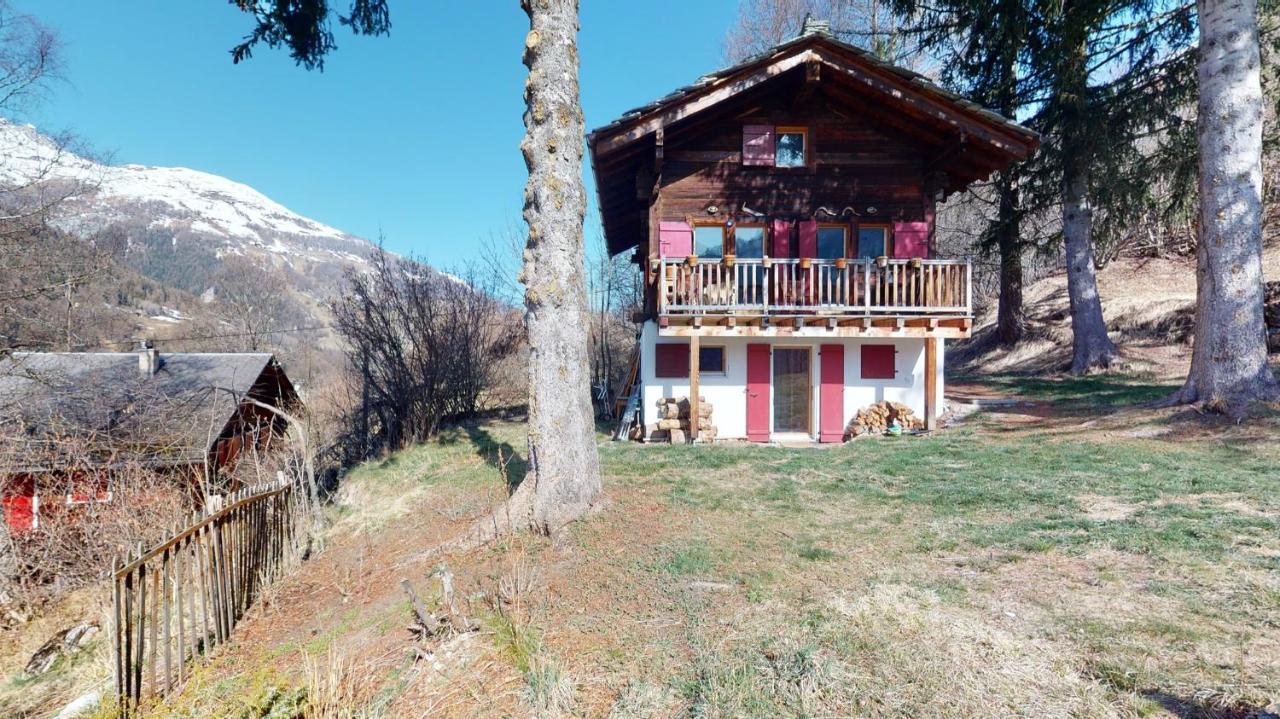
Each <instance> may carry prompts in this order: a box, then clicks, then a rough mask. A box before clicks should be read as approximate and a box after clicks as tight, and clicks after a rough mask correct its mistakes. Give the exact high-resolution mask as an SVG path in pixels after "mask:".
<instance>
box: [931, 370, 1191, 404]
mask: <svg viewBox="0 0 1280 719" xmlns="http://www.w3.org/2000/svg"><path fill="white" fill-rule="evenodd" d="M951 381H957V382H979V383H981V384H983V385H985V386H987V387H991V388H992V389H995V390H997V391H999V392H1002V393H1004V394H1009V395H1013V396H1017V397H1024V398H1027V399H1032V400H1041V401H1045V402H1049V403H1050V404H1052V405H1054V406H1056V407H1058V408H1060V409H1063V410H1068V411H1077V412H1080V411H1096V410H1102V409H1115V408H1120V407H1129V406H1133V405H1138V404H1143V403H1146V402H1153V401H1155V400H1159V399H1162V398H1164V397H1168V396H1169V395H1171V394H1173V393H1174V392H1175V391H1176V390H1177V389H1178V387H1179V386H1180V385H1179V384H1177V383H1170V382H1167V381H1163V380H1159V379H1157V378H1156V377H1154V376H1149V375H1123V374H1099V375H1088V376H1085V377H1062V376H1051V377H1045V376H1027V375H995V376H983V377H966V376H961V377H956V378H953V379H952V380H951Z"/></svg>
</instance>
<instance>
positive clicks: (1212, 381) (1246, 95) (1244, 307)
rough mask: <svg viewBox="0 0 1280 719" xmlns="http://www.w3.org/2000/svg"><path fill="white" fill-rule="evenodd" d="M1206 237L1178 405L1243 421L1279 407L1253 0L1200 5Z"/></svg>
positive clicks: (1200, 247)
mask: <svg viewBox="0 0 1280 719" xmlns="http://www.w3.org/2000/svg"><path fill="white" fill-rule="evenodd" d="M1197 7H1198V9H1199V14H1200V48H1199V68H1198V73H1197V75H1198V81H1199V84H1200V101H1199V128H1198V135H1199V149H1200V184H1199V190H1200V235H1199V238H1198V242H1197V243H1196V280H1197V284H1196V329H1195V347H1194V349H1193V350H1192V355H1191V371H1190V373H1189V374H1188V375H1187V382H1186V384H1185V385H1183V387H1182V390H1181V391H1179V392H1178V394H1176V395H1175V396H1174V397H1173V400H1174V401H1175V402H1204V403H1205V404H1206V405H1207V406H1210V407H1213V408H1215V409H1219V410H1222V411H1225V412H1227V413H1228V414H1230V415H1232V416H1240V415H1242V414H1243V413H1244V412H1245V411H1246V410H1247V409H1248V406H1249V405H1250V404H1252V403H1254V402H1258V401H1272V400H1275V399H1277V398H1280V386H1278V385H1277V382H1276V378H1275V376H1274V375H1273V374H1272V373H1271V370H1270V368H1269V367H1268V366H1267V341H1266V329H1265V323H1264V321H1263V286H1262V111H1263V102H1262V85H1261V80H1260V78H1259V71H1260V65H1261V60H1260V57H1259V51H1258V22H1257V0H1198V2H1197Z"/></svg>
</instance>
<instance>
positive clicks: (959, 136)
mask: <svg viewBox="0 0 1280 719" xmlns="http://www.w3.org/2000/svg"><path fill="white" fill-rule="evenodd" d="M802 70H803V71H804V72H805V73H806V77H807V78H808V79H810V80H812V81H815V82H817V83H818V84H819V85H820V86H822V87H823V88H824V89H825V90H826V91H827V92H829V93H831V94H834V95H836V96H838V97H847V98H852V97H855V96H856V97H858V98H863V99H865V100H868V101H874V102H875V104H876V105H885V106H890V107H892V108H893V110H892V114H893V116H894V121H895V123H898V124H900V125H903V126H906V129H912V130H919V131H920V132H922V133H928V134H929V135H930V136H932V137H935V138H945V139H943V140H935V142H937V144H938V145H939V148H938V154H937V155H936V156H935V159H934V164H936V165H939V166H941V165H943V164H945V163H946V162H952V161H958V160H959V159H960V155H963V160H964V161H965V162H968V163H970V164H972V166H973V167H974V168H976V171H974V172H971V173H969V175H970V176H969V177H968V178H966V179H964V180H963V182H964V183H967V182H971V181H973V180H974V179H977V178H978V177H986V176H988V175H989V174H990V173H991V172H994V171H996V170H999V169H1002V168H1004V167H1007V166H1008V165H1009V164H1011V163H1013V162H1017V161H1019V160H1025V159H1026V158H1027V157H1028V156H1030V154H1031V153H1032V151H1034V150H1035V148H1036V147H1037V146H1038V145H1039V143H1040V136H1039V134H1038V133H1036V132H1034V131H1033V130H1030V129H1028V128H1025V127H1023V126H1021V125H1019V124H1017V123H1015V122H1013V121H1012V120H1009V119H1007V118H1004V117H1002V116H1001V115H999V114H997V113H995V112H991V111H990V110H986V109H984V108H982V107H980V106H978V105H977V104H975V103H973V102H970V101H968V100H966V99H964V98H963V97H960V96H959V95H956V94H955V93H952V92H949V91H947V90H946V89H944V88H942V87H940V86H938V85H936V84H935V83H933V82H931V81H930V80H928V79H927V78H925V77H924V76H923V75H920V74H918V73H915V72H912V71H910V70H905V69H903V68H899V67H896V66H894V65H891V64H889V63H886V62H884V61H883V60H880V59H879V58H877V57H875V56H874V55H873V54H871V53H869V52H867V51H865V50H862V49H860V48H857V47H855V46H853V45H849V44H846V43H842V42H839V41H837V40H835V39H833V38H831V37H828V36H826V35H821V34H812V35H806V36H802V37H799V38H796V39H795V40H792V41H790V42H787V43H784V44H782V45H779V46H777V47H776V48H774V49H773V50H771V51H769V52H767V53H765V54H763V55H760V56H757V57H754V58H751V59H749V60H747V61H745V62H743V63H741V64H739V65H736V66H733V67H730V68H727V69H725V70H721V71H719V72H716V73H713V74H711V75H707V76H704V77H702V78H701V79H699V80H698V82H697V83H695V84H693V85H690V86H688V87H686V88H682V89H680V90H677V91H675V92H673V93H671V94H669V95H667V96H666V97H664V98H662V99H660V100H657V101H655V102H653V103H650V104H649V105H645V106H643V107H640V108H637V109H635V110H632V111H630V112H627V113H625V114H624V115H623V116H622V117H621V118H619V119H617V120H615V121H614V122H611V123H609V124H607V125H604V126H602V127H599V128H597V129H595V130H593V131H592V132H591V133H590V134H589V135H588V137H587V141H588V147H589V149H590V152H591V162H592V169H593V171H594V173H595V178H596V184H597V190H598V192H597V197H601V196H602V191H603V189H604V184H605V183H607V182H617V183H621V182H623V181H624V179H625V178H621V177H609V175H611V174H614V175H616V174H617V173H618V172H626V169H625V168H626V164H625V163H622V162H620V161H619V159H618V158H620V157H622V156H624V155H628V154H630V152H628V151H631V152H634V151H636V150H641V151H643V150H644V149H645V148H648V147H650V146H652V145H653V144H654V142H655V139H656V138H658V137H661V135H662V133H663V132H664V131H665V130H666V129H667V128H671V127H673V126H676V127H678V126H680V124H681V123H683V122H684V121H687V120H690V119H691V118H693V117H694V116H697V115H701V114H703V113H708V112H714V110H715V109H716V108H718V107H720V106H722V105H724V104H725V103H728V102H730V101H731V100H733V99H734V98H737V97H739V96H741V95H743V94H744V93H750V92H752V91H754V90H756V89H758V88H762V87H764V86H766V85H769V84H770V83H773V82H776V81H779V80H780V79H781V78H783V77H786V76H794V75H795V74H796V73H797V72H800V71H802ZM885 117H887V115H885ZM952 189H954V188H952ZM600 210H601V216H602V219H604V220H605V233H606V238H607V240H608V244H609V251H610V253H613V254H616V253H618V252H621V251H623V250H626V249H628V248H629V247H631V246H634V244H635V243H634V242H621V243H615V242H614V239H613V237H612V236H611V235H612V234H614V233H611V232H610V224H611V222H610V219H611V218H610V217H608V215H607V213H608V208H606V207H604V206H603V205H602V206H601V208H600Z"/></svg>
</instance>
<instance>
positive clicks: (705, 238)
mask: <svg viewBox="0 0 1280 719" xmlns="http://www.w3.org/2000/svg"><path fill="white" fill-rule="evenodd" d="M693 253H694V254H695V255H697V256H698V257H706V258H711V259H720V258H721V257H724V228H723V227H721V226H720V225H703V226H702V227H695V228H693Z"/></svg>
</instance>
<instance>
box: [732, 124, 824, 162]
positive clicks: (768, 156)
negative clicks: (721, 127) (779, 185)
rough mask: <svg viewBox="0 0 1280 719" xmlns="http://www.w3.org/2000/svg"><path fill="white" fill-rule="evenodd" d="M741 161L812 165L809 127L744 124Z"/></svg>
mask: <svg viewBox="0 0 1280 719" xmlns="http://www.w3.org/2000/svg"><path fill="white" fill-rule="evenodd" d="M742 164H744V165H762V166H765V167H805V166H806V165H808V164H809V129H808V128H806V127H774V126H773V125H743V127H742Z"/></svg>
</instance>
